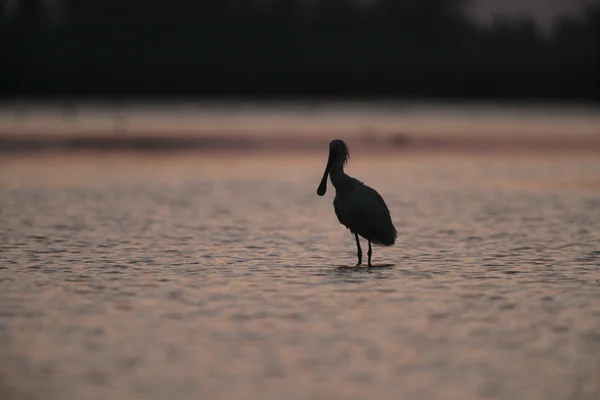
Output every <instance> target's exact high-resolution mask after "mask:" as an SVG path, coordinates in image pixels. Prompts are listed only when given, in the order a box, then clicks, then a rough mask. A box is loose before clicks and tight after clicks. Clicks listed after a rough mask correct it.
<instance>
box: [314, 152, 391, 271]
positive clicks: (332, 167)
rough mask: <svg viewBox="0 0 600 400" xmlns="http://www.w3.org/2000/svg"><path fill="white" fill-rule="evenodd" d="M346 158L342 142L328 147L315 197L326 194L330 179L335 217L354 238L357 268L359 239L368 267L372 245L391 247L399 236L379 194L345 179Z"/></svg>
mask: <svg viewBox="0 0 600 400" xmlns="http://www.w3.org/2000/svg"><path fill="white" fill-rule="evenodd" d="M348 158H349V152H348V147H347V146H346V144H345V143H344V142H343V141H342V140H333V141H332V142H331V143H330V144H329V160H328V161H327V167H326V168H325V173H324V174H323V179H322V180H321V184H320V185H319V188H318V189H317V194H318V195H319V196H323V195H324V194H325V192H326V190H327V175H329V176H330V178H331V183H332V185H333V186H334V187H335V199H334V200H333V207H334V210H335V215H336V216H337V218H338V220H339V221H340V223H341V224H342V225H344V226H345V227H346V228H348V229H349V230H350V232H352V233H353V234H354V236H355V238H356V246H357V248H358V254H357V256H358V264H361V263H362V250H361V248H360V242H359V240H358V236H361V237H363V238H364V239H367V240H368V241H369V251H368V257H369V265H371V254H372V250H371V242H372V243H375V244H381V245H384V246H391V245H393V244H394V243H395V242H396V237H397V236H398V233H397V231H396V228H395V227H394V224H393V223H392V218H391V216H390V211H389V209H388V207H387V205H386V204H385V201H384V200H383V198H382V197H381V196H380V195H379V193H377V191H376V190H375V189H373V188H371V187H369V186H367V185H365V184H364V183H362V182H361V181H359V180H358V179H356V178H353V177H351V176H348V175H346V173H345V172H344V164H345V163H346V162H347V160H348Z"/></svg>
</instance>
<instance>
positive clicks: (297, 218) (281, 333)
mask: <svg viewBox="0 0 600 400" xmlns="http://www.w3.org/2000/svg"><path fill="white" fill-rule="evenodd" d="M351 150H353V149H351ZM325 157H326V151H325V152H324V154H319V155H308V154H306V155H302V156H301V155H296V156H289V155H286V154H279V153H276V154H261V155H249V154H247V155H239V154H237V155H236V154H234V153H230V154H217V155H209V154H192V155H187V156H176V155H170V156H169V155H165V156H161V155H153V156H144V155H127V154H103V155H94V154H81V155H72V156H65V155H62V156H58V155H57V156H52V155H46V156H40V155H37V156H35V157H33V156H32V157H27V156H19V157H4V158H2V159H1V160H0V225H1V226H2V229H1V230H0V397H2V398H3V399H5V398H6V399H82V400H83V399H108V398H110V399H173V398H176V399H261V400H263V399H302V400H303V399H398V398H401V399H528V400H529V399H544V400H548V399H557V400H559V399H560V400H563V399H590V400H592V399H597V398H599V397H600V383H599V382H600V380H599V379H598V377H599V376H600V245H599V244H598V243H600V158H598V157H592V156H581V155H555V156H539V155H537V156H534V155H531V156H529V155H521V156H509V155H495V156H492V157H485V158H484V157H477V156H473V155H471V156H468V157H461V156H458V155H455V156H442V155H439V154H438V155H398V154H387V155H385V156H381V157H376V156H374V155H367V154H361V153H360V151H356V152H353V154H352V158H351V160H350V164H349V166H348V171H347V172H348V173H350V174H351V175H353V176H355V177H357V178H359V179H361V180H364V181H365V182H366V183H368V184H370V185H371V186H373V187H374V188H376V189H377V190H378V191H379V192H380V193H381V194H382V196H383V197H384V198H385V199H386V201H387V203H388V206H389V207H390V209H391V211H392V217H393V220H394V223H395V224H396V227H397V228H398V231H399V238H398V242H397V244H396V245H395V246H394V247H390V248H381V247H375V248H374V263H375V265H376V267H375V268H372V269H367V268H355V267H353V266H354V263H355V261H356V259H355V257H356V255H355V251H356V250H355V245H354V240H353V238H352V236H351V235H350V234H349V232H348V231H347V230H345V228H344V227H342V226H341V225H340V224H339V223H338V222H337V219H336V217H335V215H334V213H333V206H332V200H333V193H332V192H331V189H332V188H331V186H330V187H329V189H330V192H328V193H327V195H326V196H325V197H323V198H322V197H318V196H317V195H316V193H315V191H316V188H317V186H318V183H319V180H320V177H321V174H322V169H323V167H324V165H325V161H326V160H325ZM363 243H364V242H363ZM364 244H365V245H366V243H364Z"/></svg>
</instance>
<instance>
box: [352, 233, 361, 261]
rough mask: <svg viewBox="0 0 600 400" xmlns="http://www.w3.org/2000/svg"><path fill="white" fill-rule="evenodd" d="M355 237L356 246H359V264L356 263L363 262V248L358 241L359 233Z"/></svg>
mask: <svg viewBox="0 0 600 400" xmlns="http://www.w3.org/2000/svg"><path fill="white" fill-rule="evenodd" d="M354 237H355V238H356V247H357V248H358V253H357V254H356V255H357V256H358V264H356V265H360V264H362V249H361V248H360V242H359V241H358V235H357V234H356V233H355V234H354Z"/></svg>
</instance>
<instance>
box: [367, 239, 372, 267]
mask: <svg viewBox="0 0 600 400" xmlns="http://www.w3.org/2000/svg"><path fill="white" fill-rule="evenodd" d="M372 254H373V250H371V241H370V240H369V251H367V256H369V267H370V266H371V255H372Z"/></svg>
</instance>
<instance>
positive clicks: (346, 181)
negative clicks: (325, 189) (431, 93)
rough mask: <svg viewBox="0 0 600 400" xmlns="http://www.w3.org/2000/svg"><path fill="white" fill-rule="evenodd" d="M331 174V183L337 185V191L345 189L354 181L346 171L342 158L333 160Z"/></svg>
mask: <svg viewBox="0 0 600 400" xmlns="http://www.w3.org/2000/svg"><path fill="white" fill-rule="evenodd" d="M329 176H330V178H331V184H332V185H333V187H335V190H336V191H338V190H344V189H346V188H348V187H349V186H350V184H351V183H352V178H350V177H349V176H348V175H346V173H345V172H344V161H343V160H342V159H338V160H335V161H334V162H333V164H332V165H331V170H330V171H329Z"/></svg>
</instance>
